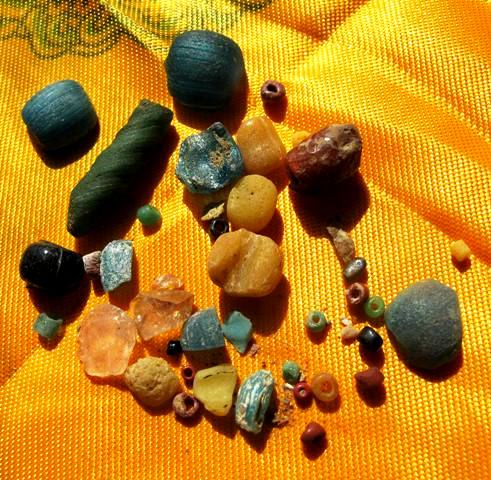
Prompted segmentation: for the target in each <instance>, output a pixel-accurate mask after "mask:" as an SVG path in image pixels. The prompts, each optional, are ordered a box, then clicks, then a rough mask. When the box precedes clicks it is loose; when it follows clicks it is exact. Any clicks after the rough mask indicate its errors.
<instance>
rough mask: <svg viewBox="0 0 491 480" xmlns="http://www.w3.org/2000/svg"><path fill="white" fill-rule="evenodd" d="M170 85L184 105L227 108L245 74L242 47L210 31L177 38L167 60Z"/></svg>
mask: <svg viewBox="0 0 491 480" xmlns="http://www.w3.org/2000/svg"><path fill="white" fill-rule="evenodd" d="M165 69H166V71H167V87H168V89H169V92H170V94H171V95H172V96H173V97H174V98H175V99H176V100H177V101H178V102H179V103H181V104H182V105H185V106H187V107H191V108H197V109H210V110H214V109H219V108H221V107H223V106H224V105H225V104H226V103H227V102H228V101H229V100H230V98H231V97H232V95H233V94H234V92H235V91H236V90H237V89H238V88H239V86H240V84H241V81H242V79H243V77H244V76H245V68H244V59H243V57H242V51H241V50H240V47H239V46H238V45H237V44H236V43H235V42H234V41H233V40H231V39H230V38H228V37H226V36H224V35H221V34H219V33H216V32H211V31H208V30H191V31H189V32H185V33H183V34H181V35H179V36H178V37H176V38H175V39H174V41H173V43H172V45H171V47H170V50H169V55H168V56H167V59H166V61H165Z"/></svg>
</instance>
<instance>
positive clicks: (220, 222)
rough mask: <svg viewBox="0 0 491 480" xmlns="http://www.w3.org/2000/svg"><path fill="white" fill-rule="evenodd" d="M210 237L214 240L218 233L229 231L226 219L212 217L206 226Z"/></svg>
mask: <svg viewBox="0 0 491 480" xmlns="http://www.w3.org/2000/svg"><path fill="white" fill-rule="evenodd" d="M208 231H209V232H210V235H211V237H212V238H213V240H216V239H217V238H218V237H219V236H220V235H223V234H224V233H227V232H228V231H229V225H228V222H227V220H225V219H224V218H214V219H213V220H212V221H211V222H210V226H209V228H208Z"/></svg>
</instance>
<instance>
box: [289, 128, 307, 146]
mask: <svg viewBox="0 0 491 480" xmlns="http://www.w3.org/2000/svg"><path fill="white" fill-rule="evenodd" d="M308 137H310V132H306V131H305V130H302V131H301V132H293V135H292V147H296V146H297V145H298V144H299V143H300V142H303V141H304V140H305V139H306V138H308Z"/></svg>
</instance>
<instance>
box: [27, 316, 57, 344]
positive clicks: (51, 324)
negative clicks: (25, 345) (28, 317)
mask: <svg viewBox="0 0 491 480" xmlns="http://www.w3.org/2000/svg"><path fill="white" fill-rule="evenodd" d="M62 324H63V320H58V319H54V318H51V317H49V316H48V315H46V314H45V313H41V314H40V315H39V316H38V317H37V318H36V321H35V322H34V325H33V327H32V328H33V330H34V331H35V332H37V333H38V335H40V336H41V337H44V338H46V339H48V340H51V339H52V338H54V337H55V336H56V334H57V333H58V331H59V329H60V327H61V325H62Z"/></svg>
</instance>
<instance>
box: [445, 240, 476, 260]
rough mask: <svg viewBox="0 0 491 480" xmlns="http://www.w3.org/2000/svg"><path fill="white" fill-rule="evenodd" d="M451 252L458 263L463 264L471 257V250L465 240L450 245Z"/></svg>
mask: <svg viewBox="0 0 491 480" xmlns="http://www.w3.org/2000/svg"><path fill="white" fill-rule="evenodd" d="M450 252H451V254H452V257H454V258H455V260H457V262H463V261H464V260H467V259H468V258H469V257H470V256H471V249H470V248H469V247H468V245H467V243H465V242H464V240H457V241H456V242H452V244H451V245H450Z"/></svg>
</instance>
